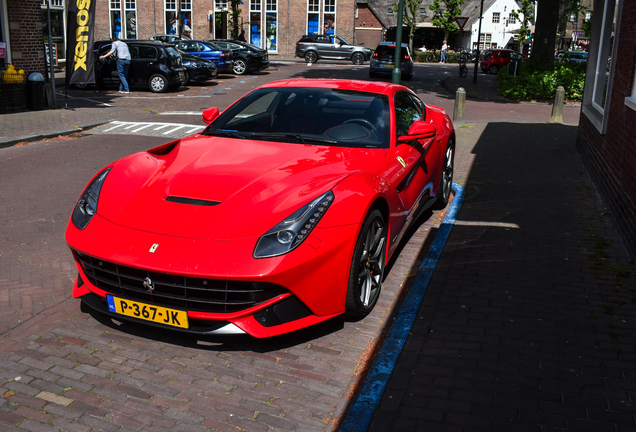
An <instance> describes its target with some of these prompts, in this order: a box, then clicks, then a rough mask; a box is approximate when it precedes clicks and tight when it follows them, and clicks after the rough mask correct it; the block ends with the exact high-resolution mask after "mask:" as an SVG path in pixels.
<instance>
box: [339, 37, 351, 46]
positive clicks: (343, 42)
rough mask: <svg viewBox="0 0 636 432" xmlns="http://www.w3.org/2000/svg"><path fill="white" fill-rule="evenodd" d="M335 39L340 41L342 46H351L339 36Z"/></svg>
mask: <svg viewBox="0 0 636 432" xmlns="http://www.w3.org/2000/svg"><path fill="white" fill-rule="evenodd" d="M336 38H338V39H340V41H342V44H343V45H351V44H350V43H349V42H347V41H346V40H345V39H344V38H342V37H340V36H336Z"/></svg>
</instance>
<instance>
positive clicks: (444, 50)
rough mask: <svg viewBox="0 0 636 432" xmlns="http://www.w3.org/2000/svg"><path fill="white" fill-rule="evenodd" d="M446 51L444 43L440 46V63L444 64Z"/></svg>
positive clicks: (446, 46)
mask: <svg viewBox="0 0 636 432" xmlns="http://www.w3.org/2000/svg"><path fill="white" fill-rule="evenodd" d="M446 51H448V45H446V41H444V44H443V45H442V58H441V59H440V63H446Z"/></svg>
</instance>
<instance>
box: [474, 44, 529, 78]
mask: <svg viewBox="0 0 636 432" xmlns="http://www.w3.org/2000/svg"><path fill="white" fill-rule="evenodd" d="M512 60H516V61H519V62H520V63H523V62H524V61H525V60H526V56H524V55H523V54H521V53H518V52H517V51H513V50H508V49H495V50H487V51H486V52H485V53H484V55H483V57H482V58H481V63H480V64H479V66H480V68H481V71H482V72H484V73H491V74H497V73H499V70H500V69H502V68H504V67H506V66H508V63H510V62H511V61H512Z"/></svg>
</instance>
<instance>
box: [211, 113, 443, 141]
mask: <svg viewBox="0 0 636 432" xmlns="http://www.w3.org/2000/svg"><path fill="white" fill-rule="evenodd" d="M204 115H205V113H204ZM436 133H437V128H436V127H435V124H434V123H428V122H425V121H421V120H418V121H416V122H414V123H413V124H412V125H411V128H410V129H409V133H408V135H405V136H401V137H398V142H405V141H413V140H420V139H425V138H432V137H434V136H435V134H436Z"/></svg>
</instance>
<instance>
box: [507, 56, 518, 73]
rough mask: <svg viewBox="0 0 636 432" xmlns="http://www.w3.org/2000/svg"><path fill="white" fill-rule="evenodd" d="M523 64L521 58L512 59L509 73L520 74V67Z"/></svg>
mask: <svg viewBox="0 0 636 432" xmlns="http://www.w3.org/2000/svg"><path fill="white" fill-rule="evenodd" d="M520 66H521V60H519V59H514V58H513V59H512V60H510V63H508V75H512V76H517V74H519V67H520Z"/></svg>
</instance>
